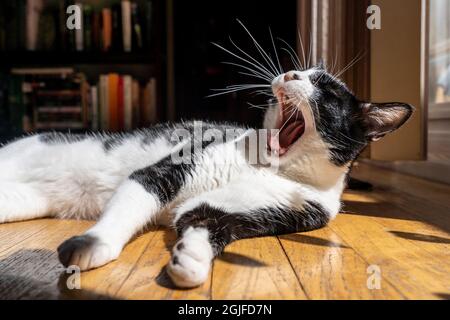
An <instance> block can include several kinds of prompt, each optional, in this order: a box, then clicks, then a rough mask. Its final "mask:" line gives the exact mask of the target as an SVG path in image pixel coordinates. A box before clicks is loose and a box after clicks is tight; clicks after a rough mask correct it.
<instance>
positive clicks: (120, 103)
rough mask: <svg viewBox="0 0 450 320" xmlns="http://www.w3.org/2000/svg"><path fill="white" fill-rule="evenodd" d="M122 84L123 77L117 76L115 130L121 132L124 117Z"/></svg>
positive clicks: (123, 125)
mask: <svg viewBox="0 0 450 320" xmlns="http://www.w3.org/2000/svg"><path fill="white" fill-rule="evenodd" d="M124 107H125V106H124V84H123V76H119V80H118V82H117V130H118V131H123V130H124V128H125V124H124V120H125V119H124V117H125V110H124Z"/></svg>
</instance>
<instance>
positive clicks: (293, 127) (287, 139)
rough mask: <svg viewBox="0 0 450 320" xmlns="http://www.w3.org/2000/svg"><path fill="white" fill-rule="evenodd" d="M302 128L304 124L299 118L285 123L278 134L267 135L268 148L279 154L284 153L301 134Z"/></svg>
mask: <svg viewBox="0 0 450 320" xmlns="http://www.w3.org/2000/svg"><path fill="white" fill-rule="evenodd" d="M304 129H305V124H304V122H303V121H301V120H298V121H292V122H290V123H289V124H286V125H285V126H284V128H283V129H281V130H280V131H279V133H278V134H274V135H271V136H270V137H269V147H270V150H272V151H276V152H277V153H278V154H279V155H283V154H285V153H286V152H287V151H288V149H289V147H290V146H291V145H292V144H294V143H295V142H296V141H297V140H298V139H299V138H300V137H301V136H302V134H303V132H304Z"/></svg>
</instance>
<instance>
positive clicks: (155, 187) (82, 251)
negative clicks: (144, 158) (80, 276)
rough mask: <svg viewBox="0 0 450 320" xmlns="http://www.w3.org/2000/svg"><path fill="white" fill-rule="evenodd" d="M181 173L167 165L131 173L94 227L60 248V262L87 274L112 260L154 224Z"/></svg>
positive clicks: (162, 163) (167, 163) (177, 185)
mask: <svg viewBox="0 0 450 320" xmlns="http://www.w3.org/2000/svg"><path fill="white" fill-rule="evenodd" d="M184 172H185V169H184V168H183V166H180V165H172V164H171V162H170V161H161V162H159V163H157V164H155V165H152V166H149V167H147V168H144V169H141V170H138V171H136V172H134V173H133V174H132V175H131V176H130V177H129V178H128V179H127V180H126V181H125V182H123V183H122V184H121V186H120V187H119V188H118V189H117V191H116V192H115V193H114V195H113V196H112V198H111V200H110V201H109V203H108V204H107V206H106V209H105V211H104V213H103V214H102V216H101V218H100V220H99V221H98V222H97V224H95V225H94V226H93V227H92V228H90V229H89V230H88V231H87V232H86V233H84V234H83V235H81V236H76V237H73V238H71V239H69V240H67V241H65V242H64V243H63V244H61V245H60V246H59V248H58V254H59V259H60V261H61V262H62V263H63V265H65V266H69V265H78V266H79V267H80V268H81V270H88V269H92V268H96V267H99V266H102V265H104V264H106V263H108V262H110V261H112V260H115V259H116V258H117V257H118V256H119V254H120V252H121V251H122V248H123V247H124V246H125V245H126V244H127V242H128V241H129V240H130V239H131V238H132V237H133V236H134V235H135V234H136V233H137V232H138V231H140V230H142V229H143V228H144V227H145V226H146V225H148V224H149V223H152V222H154V221H156V219H157V217H158V213H159V212H160V210H161V209H162V208H163V207H164V206H165V205H166V204H167V203H169V202H170V201H171V200H172V199H173V198H174V197H175V196H176V194H177V193H178V191H179V189H180V188H181V185H182V183H181V182H180V181H179V179H181V178H182V177H183V174H184ZM162 173H164V174H162Z"/></svg>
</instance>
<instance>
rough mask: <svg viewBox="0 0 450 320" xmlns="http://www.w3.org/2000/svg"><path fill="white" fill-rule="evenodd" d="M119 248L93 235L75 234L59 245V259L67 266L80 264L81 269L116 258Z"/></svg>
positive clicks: (97, 265) (96, 265)
mask: <svg viewBox="0 0 450 320" xmlns="http://www.w3.org/2000/svg"><path fill="white" fill-rule="evenodd" d="M117 251H118V250H114V248H113V247H112V246H111V245H109V244H106V243H104V242H101V241H100V240H99V239H98V238H97V237H94V236H91V235H82V236H75V237H72V238H70V239H68V240H66V241H64V242H63V243H62V244H61V245H60V246H59V247H58V257H59V261H60V262H61V263H62V264H63V265H64V266H65V267H69V266H72V265H75V266H78V267H79V268H80V270H81V271H84V270H89V269H93V268H97V267H100V266H102V265H105V264H107V263H108V262H110V261H112V260H115V259H116V258H117V257H118V255H119V253H120V250H119V252H117Z"/></svg>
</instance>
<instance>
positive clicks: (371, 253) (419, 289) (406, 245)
mask: <svg viewBox="0 0 450 320" xmlns="http://www.w3.org/2000/svg"><path fill="white" fill-rule="evenodd" d="M377 219H378V218H373V217H369V216H365V215H359V214H340V215H339V216H338V218H337V219H336V220H335V221H333V223H332V224H330V228H331V229H332V230H333V231H335V232H336V233H337V234H338V235H339V236H340V237H341V238H342V239H343V240H344V241H345V242H346V243H347V244H348V245H349V246H351V247H352V248H354V250H355V251H356V252H357V253H358V254H359V255H360V256H361V257H363V258H364V260H366V261H367V262H368V263H369V264H371V265H376V266H379V267H380V268H381V274H382V276H383V278H385V279H387V280H388V281H389V283H390V284H392V285H393V286H394V287H395V288H397V289H398V290H400V292H401V293H402V294H403V295H404V296H405V297H407V298H411V299H436V298H438V296H437V294H438V293H441V294H442V293H449V292H450V290H449V289H450V279H449V277H448V274H449V272H450V269H449V264H448V261H447V260H445V258H444V257H443V255H442V254H441V255H438V256H436V255H435V254H431V253H430V252H428V251H426V250H423V249H422V248H421V247H420V246H418V245H416V244H415V243H412V242H411V241H410V240H407V239H403V238H400V237H397V236H396V235H394V234H392V233H390V232H389V229H387V228H385V227H384V226H383V225H382V224H380V223H378V222H377ZM382 285H383V284H382Z"/></svg>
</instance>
